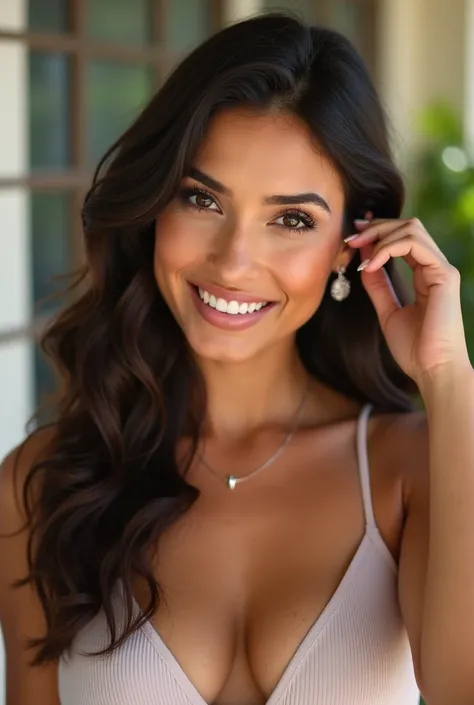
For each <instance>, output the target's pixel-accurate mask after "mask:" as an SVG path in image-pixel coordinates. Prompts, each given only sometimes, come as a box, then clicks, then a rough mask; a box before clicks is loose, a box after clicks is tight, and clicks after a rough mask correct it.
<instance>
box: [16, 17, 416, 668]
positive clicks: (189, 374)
mask: <svg viewBox="0 0 474 705" xmlns="http://www.w3.org/2000/svg"><path fill="white" fill-rule="evenodd" d="M237 106H246V107H250V108H252V109H255V110H259V111H262V112H268V111H274V112H275V111H281V112H284V113H289V114H293V115H296V116H298V118H300V119H301V120H302V121H303V122H304V123H305V124H306V125H307V127H308V128H309V132H310V134H311V135H313V136H314V138H315V141H317V144H318V145H320V146H321V148H322V149H323V151H324V153H325V154H326V155H327V156H328V157H329V158H330V159H331V161H332V163H333V164H334V166H335V168H336V169H337V171H338V173H339V174H340V176H341V179H342V182H343V185H344V190H345V226H344V228H343V229H342V231H341V238H342V237H344V236H345V235H346V234H347V233H349V228H350V224H351V223H352V221H353V220H354V219H355V218H360V217H363V215H364V213H365V212H366V211H368V210H370V211H372V212H373V214H374V216H375V217H376V218H398V217H399V216H400V213H401V209H402V205H403V199H404V187H403V181H402V178H401V176H400V173H399V172H398V170H397V168H396V167H395V165H394V162H393V159H392V156H391V153H390V147H389V138H388V129H387V123H386V118H385V116H384V111H383V108H382V106H381V103H380V100H379V98H378V96H377V93H376V90H375V88H374V86H373V83H372V80H371V78H370V75H369V73H368V71H367V69H366V67H365V65H364V63H363V61H362V59H361V58H360V56H359V55H358V53H357V52H356V50H355V48H354V47H353V45H352V44H351V43H350V42H349V41H348V39H346V38H345V37H344V36H342V35H341V34H339V33H337V32H335V31H332V30H330V29H327V28H322V27H314V26H307V25H305V24H304V23H303V22H301V21H300V20H298V19H297V18H296V17H294V16H293V15H291V14H288V13H271V14H265V15H260V16H256V17H253V18H251V19H249V20H246V21H242V22H239V23H236V24H232V25H230V26H227V27H226V28H224V29H223V30H222V31H220V32H218V33H217V34H215V35H214V36H212V37H211V38H209V39H208V40H207V41H205V42H204V43H203V44H201V45H200V46H198V47H197V48H196V49H195V50H194V51H192V52H191V53H190V54H189V55H188V56H187V57H186V58H185V59H184V60H183V61H182V63H180V64H179V65H178V66H177V68H175V70H174V71H173V72H172V73H171V75H170V76H169V78H168V79H167V80H166V81H165V83H164V84H163V86H162V87H161V88H160V89H159V90H158V92H157V93H156V95H154V97H153V98H152V99H151V100H150V102H149V103H148V105H147V106H146V107H145V108H144V110H143V111H142V113H141V114H140V115H139V117H138V118H137V119H136V121H135V122H134V123H133V124H132V125H131V127H129V129H127V130H126V132H125V133H124V134H123V135H122V136H121V137H120V138H119V139H118V140H117V142H116V143H115V144H114V145H113V146H112V147H111V148H110V149H109V150H108V152H107V153H106V154H105V156H104V157H103V158H102V160H101V162H100V163H99V166H98V167H97V170H96V172H95V175H94V178H93V182H92V185H91V188H90V190H89V191H88V193H87V195H86V198H85V202H84V207H83V211H82V218H83V230H84V241H85V252H86V265H85V267H84V268H83V270H82V271H81V281H82V283H81V286H82V287H83V289H82V290H81V291H80V294H79V295H78V296H77V298H76V300H75V302H74V303H72V304H70V305H68V306H67V307H66V308H65V309H64V310H62V311H61V312H60V313H59V314H58V315H57V316H56V317H55V319H54V320H53V321H52V323H51V324H50V325H49V327H48V329H47V331H46V333H45V334H44V336H43V338H42V341H41V345H42V348H43V350H44V352H45V353H46V354H47V355H48V356H49V358H51V360H52V361H53V364H54V366H55V368H56V369H57V371H58V372H59V373H60V375H61V378H62V382H63V386H62V392H61V396H60V398H59V401H58V403H57V408H56V412H55V413H56V418H55V422H54V434H53V439H52V441H51V443H50V444H49V447H48V448H47V449H45V450H44V452H42V454H41V460H39V459H37V460H36V462H35V463H34V464H33V465H32V467H31V468H30V470H29V471H28V475H27V479H26V482H25V484H24V489H23V502H24V504H25V508H26V511H27V515H28V527H29V544H28V563H29V573H28V575H27V576H26V577H25V578H23V579H21V580H19V581H16V584H18V585H24V584H27V583H31V584H32V585H33V586H34V588H35V590H36V592H37V594H38V596H39V598H40V601H41V604H42V607H43V609H44V613H45V616H46V623H47V631H46V633H45V635H44V636H43V637H41V638H37V639H32V640H30V642H29V643H30V648H32V649H34V650H35V655H34V658H33V659H32V661H31V663H32V665H40V664H42V663H46V662H48V661H57V660H58V659H59V657H60V656H61V655H62V654H63V652H66V653H67V652H69V651H70V648H71V644H72V641H73V639H74V637H75V635H76V634H77V633H78V631H79V630H80V629H81V627H84V626H85V625H86V624H87V623H88V622H89V621H90V620H91V619H92V617H93V616H94V615H95V614H96V613H97V612H98V610H99V609H100V608H103V610H104V613H105V616H106V619H107V623H108V626H109V628H110V630H111V640H110V645H109V646H108V647H107V649H105V650H103V651H101V652H97V653H100V654H106V653H110V652H111V651H113V650H114V649H115V648H117V647H118V646H119V645H121V644H122V643H123V641H124V640H125V639H126V638H127V637H128V636H129V635H130V634H131V633H132V632H134V631H135V630H136V629H138V628H139V627H140V626H141V625H142V624H143V622H144V621H145V620H147V619H149V618H150V617H151V616H152V614H153V613H154V611H155V610H156V609H157V607H158V606H159V605H160V604H161V602H162V600H164V595H163V590H162V588H161V586H160V585H159V584H157V583H156V580H155V576H154V574H153V572H152V566H151V561H150V555H149V549H150V547H153V546H157V544H158V541H159V539H160V536H161V535H162V533H163V532H164V531H165V530H166V529H167V528H168V527H169V526H170V525H171V524H173V522H175V521H176V520H177V519H178V518H179V517H180V516H181V515H183V514H184V513H185V512H186V511H187V510H188V509H189V508H190V507H191V505H192V504H193V503H194V502H195V501H196V499H197V498H198V497H199V491H198V489H197V488H196V487H194V486H193V485H191V484H189V483H188V482H187V481H186V479H185V476H186V473H187V470H188V468H189V466H190V463H191V461H192V458H193V456H194V453H195V450H196V445H197V442H198V439H199V435H200V431H201V419H202V418H203V417H204V412H205V407H206V394H205V387H204V383H203V379H202V376H201V375H200V373H199V370H198V368H197V366H196V364H195V363H194V362H193V359H192V356H191V355H190V352H189V350H188V348H187V345H186V341H185V338H184V335H183V333H182V331H181V329H180V327H179V326H178V324H177V322H176V321H175V319H174V318H173V316H172V314H171V312H170V310H169V309H168V307H167V305H166V304H165V302H164V300H163V297H162V295H161V293H160V290H159V288H158V287H157V284H156V280H155V277H154V273H153V250H154V237H155V235H154V230H155V219H156V217H157V214H158V213H160V211H162V209H163V208H164V207H165V206H166V205H167V204H168V203H169V202H170V200H171V199H173V198H174V197H175V196H176V194H177V192H178V190H179V186H180V184H181V181H182V179H183V177H184V176H185V175H186V174H187V173H188V171H189V169H190V167H191V166H192V161H193V156H194V155H195V153H196V150H197V148H198V146H199V145H200V143H201V141H202V140H203V137H204V136H205V133H206V127H207V125H208V122H209V119H210V118H211V116H213V115H214V114H215V113H216V112H217V111H219V110H224V109H232V108H234V107H237ZM359 261H360V258H358V257H354V258H353V260H352V262H351V264H350V265H349V267H348V270H347V272H346V276H347V277H348V278H349V280H350V282H351V287H352V290H351V294H350V296H349V297H348V298H347V299H346V300H345V301H342V302H337V301H334V300H333V299H332V298H331V296H330V294H329V285H330V282H328V286H327V289H326V291H325V293H324V296H323V299H322V302H321V305H320V306H319V308H318V310H317V312H316V313H315V314H314V316H313V317H312V318H311V320H309V321H308V322H307V323H306V324H305V325H304V326H303V327H302V328H301V329H300V330H298V332H297V334H296V343H297V346H298V350H299V353H300V355H301V359H302V361H303V363H304V365H305V366H306V368H307V370H308V371H309V373H310V374H311V375H314V377H315V378H317V379H318V380H320V381H321V382H323V383H325V384H328V385H330V386H331V387H332V388H334V389H335V390H338V391H340V392H342V393H343V394H345V395H347V396H348V397H351V398H353V399H354V400H357V401H359V402H361V403H365V402H371V403H372V404H373V405H374V407H375V408H376V409H377V410H378V411H379V412H381V413H383V412H393V411H401V412H405V411H410V410H412V409H413V408H415V407H414V400H413V396H414V395H415V394H416V387H415V386H414V383H413V382H412V380H411V379H410V378H409V377H407V376H406V375H405V374H404V373H403V372H402V370H401V369H400V368H399V366H398V365H397V364H396V363H395V361H394V359H393V358H392V356H391V354H390V352H389V350H388V347H387V345H386V343H385V340H384V337H383V334H382V332H381V329H380V326H379V323H378V320H377V316H376V314H375V310H374V308H373V306H372V304H371V301H370V299H369V297H368V295H367V293H366V292H365V290H364V288H363V286H362V284H361V281H360V275H359V274H358V273H357V272H356V267H357V264H358V263H359ZM385 269H386V271H387V273H388V275H389V276H390V279H391V281H392V285H393V288H394V290H395V293H396V295H397V296H398V298H399V300H400V303H401V304H404V303H407V302H408V300H409V299H408V292H407V291H405V289H404V286H403V281H402V279H401V277H400V275H399V273H397V270H396V267H395V265H394V263H393V261H389V262H387V264H386V265H385ZM183 436H187V437H189V438H191V439H192V443H191V450H190V452H189V454H188V456H187V457H186V458H185V459H184V462H183V468H181V469H180V471H178V467H177V462H176V459H175V450H176V446H177V441H178V439H179V438H182V437H183ZM27 440H28V439H27ZM36 477H38V478H41V483H40V485H39V487H40V491H39V492H38V493H37V495H36V501H34V502H33V501H32V499H31V492H30V490H31V487H32V483H33V480H34V479H35V478H36ZM132 572H135V573H136V574H139V575H141V576H142V577H143V578H144V579H145V581H146V582H147V584H148V586H149V591H150V600H149V603H148V606H147V608H146V609H145V610H144V612H143V614H142V616H141V617H138V618H132V595H131V584H130V579H131V575H132ZM118 581H121V583H122V584H123V587H124V602H125V608H126V614H127V619H126V627H125V629H124V630H121V631H120V633H117V623H116V621H115V617H114V612H113V605H112V594H113V591H114V589H115V586H116V585H117V582H118Z"/></svg>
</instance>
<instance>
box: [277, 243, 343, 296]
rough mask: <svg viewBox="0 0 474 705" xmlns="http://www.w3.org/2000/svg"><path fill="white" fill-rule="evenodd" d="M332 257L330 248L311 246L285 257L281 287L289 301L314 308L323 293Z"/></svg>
mask: <svg viewBox="0 0 474 705" xmlns="http://www.w3.org/2000/svg"><path fill="white" fill-rule="evenodd" d="M332 257H333V253H332V248H331V249H330V248H329V247H328V246H321V247H317V246H316V247H314V246H313V247H311V248H308V249H306V248H305V249H304V250H301V251H299V252H298V253H295V254H293V255H291V256H288V257H287V258H286V260H285V262H284V270H282V271H284V277H283V278H282V288H284V290H285V291H286V293H287V295H288V299H289V301H290V303H291V302H292V301H293V302H294V303H295V304H297V305H298V306H304V307H305V308H308V309H314V307H315V306H316V305H317V304H318V303H319V301H320V300H321V297H322V295H323V293H324V289H325V287H326V283H327V279H328V276H329V273H330V271H331V261H332Z"/></svg>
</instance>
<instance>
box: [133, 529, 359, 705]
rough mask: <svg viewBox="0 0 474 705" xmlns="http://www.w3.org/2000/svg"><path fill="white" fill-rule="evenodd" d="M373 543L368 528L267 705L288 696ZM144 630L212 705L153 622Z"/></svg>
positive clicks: (184, 683) (190, 692) (195, 694)
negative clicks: (369, 545)
mask: <svg viewBox="0 0 474 705" xmlns="http://www.w3.org/2000/svg"><path fill="white" fill-rule="evenodd" d="M369 542H370V535H369V531H368V528H367V526H366V528H365V532H364V536H363V537H362V540H361V541H360V543H359V546H358V548H357V550H356V552H355V553H354V555H353V557H352V560H351V562H350V563H349V566H348V568H347V570H346V572H345V573H344V575H343V577H342V579H341V581H340V582H339V584H338V586H337V587H336V589H335V590H334V592H333V594H332V596H331V597H330V599H329V601H328V602H327V604H326V606H325V607H324V609H323V611H322V612H321V614H320V615H319V616H318V617H317V618H316V620H315V621H314V622H313V623H312V625H311V626H310V628H309V629H308V631H307V632H306V635H305V636H304V637H303V639H302V640H301V642H300V643H299V645H298V646H297V647H296V650H295V651H294V653H293V656H292V657H291V659H290V661H289V663H288V665H287V666H286V668H285V670H284V671H283V674H282V676H281V678H280V680H279V681H278V683H277V684H276V686H275V688H274V689H273V691H272V692H271V694H270V697H269V699H268V700H267V701H266V703H265V705H277V703H278V701H279V700H280V698H281V697H282V695H283V694H284V692H285V690H286V688H287V686H288V685H289V683H290V680H291V678H292V676H293V674H294V673H295V672H296V670H297V669H298V667H299V666H300V665H301V664H302V663H303V662H304V660H305V657H306V655H307V654H308V652H309V649H310V648H311V646H312V645H313V643H314V642H315V641H316V639H317V638H318V636H319V635H320V634H321V632H322V630H323V628H324V626H325V625H326V624H327V622H328V621H329V619H330V617H331V615H332V614H334V612H335V611H336V610H337V608H338V606H339V605H340V603H341V598H342V595H343V593H344V591H345V588H346V586H347V585H348V583H349V581H350V579H351V578H352V577H353V575H354V573H355V572H356V570H357V568H358V567H359V566H360V564H361V561H362V557H363V554H364V551H365V550H366V548H367V546H368V543H369ZM132 602H133V606H134V609H135V611H136V612H137V613H138V614H142V610H141V608H140V605H139V604H138V603H137V601H136V600H135V598H134V597H133V596H132ZM141 631H142V632H143V633H144V634H145V635H146V636H147V637H148V639H149V640H150V642H151V644H152V645H153V646H154V647H155V648H156V650H157V651H158V653H159V655H160V656H161V657H162V659H163V662H164V663H165V664H166V666H167V667H168V668H169V670H170V671H171V672H172V674H173V675H174V677H175V679H176V680H177V682H178V683H179V685H180V686H181V687H182V688H183V690H184V691H185V692H186V695H187V697H188V699H189V700H190V702H191V703H192V705H212V703H207V702H206V701H205V700H204V698H203V697H202V695H201V694H200V692H199V691H198V689H197V688H196V686H195V685H194V684H193V683H192V681H191V680H190V678H189V677H188V676H187V675H186V673H185V671H184V670H183V668H182V667H181V665H180V663H179V661H178V659H177V658H176V657H175V655H174V654H173V652H172V651H170V649H169V648H168V647H167V646H166V644H165V642H164V641H163V639H162V638H161V636H160V634H159V632H158V631H157V630H156V629H155V627H154V626H153V625H152V624H151V623H150V621H149V620H147V621H146V622H145V623H144V624H143V625H142V627H141Z"/></svg>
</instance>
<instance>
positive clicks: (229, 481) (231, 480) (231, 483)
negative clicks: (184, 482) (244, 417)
mask: <svg viewBox="0 0 474 705" xmlns="http://www.w3.org/2000/svg"><path fill="white" fill-rule="evenodd" d="M308 390H309V380H308V385H307V387H306V389H305V391H304V393H303V397H302V399H301V402H300V404H299V406H298V409H297V410H296V413H295V417H294V420H293V423H292V425H291V426H290V429H289V430H288V432H287V434H286V436H285V438H284V440H283V442H282V444H281V445H280V446H279V447H278V448H277V450H276V451H275V452H274V453H273V455H271V456H270V457H269V458H268V460H266V461H265V462H264V463H262V465H259V466H258V467H257V468H255V470H252V472H251V473H249V474H248V475H245V477H235V476H234V475H226V476H225V478H222V475H219V473H217V472H216V471H215V470H214V469H213V468H212V467H211V466H210V465H209V463H207V462H206V461H205V460H204V458H203V457H202V455H200V454H199V453H197V456H198V458H199V460H200V461H201V463H202V464H203V465H204V467H206V468H207V469H208V470H210V471H211V472H212V473H213V475H215V476H216V477H218V478H219V480H221V481H222V480H223V481H224V482H225V484H226V485H227V487H228V488H229V489H230V490H233V489H234V488H235V486H236V485H237V483H238V482H243V481H244V480H248V479H249V478H250V477H252V476H253V475H255V473H257V472H259V471H260V470H264V468H267V467H268V466H269V465H270V464H271V463H273V462H274V461H275V460H276V459H277V458H278V456H279V455H281V453H283V451H284V449H285V447H286V446H287V445H288V443H289V442H290V441H291V439H292V437H293V434H294V432H295V431H296V429H297V428H298V424H299V420H300V416H301V412H302V411H303V406H304V402H305V401H306V395H307V393H308Z"/></svg>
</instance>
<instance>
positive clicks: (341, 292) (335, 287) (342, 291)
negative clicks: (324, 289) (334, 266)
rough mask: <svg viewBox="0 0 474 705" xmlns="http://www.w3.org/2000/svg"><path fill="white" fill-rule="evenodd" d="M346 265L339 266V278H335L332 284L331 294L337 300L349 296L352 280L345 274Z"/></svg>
mask: <svg viewBox="0 0 474 705" xmlns="http://www.w3.org/2000/svg"><path fill="white" fill-rule="evenodd" d="M345 271H346V268H345V267H339V269H338V270H337V279H334V281H333V283H332V284H331V296H332V298H333V299H335V300H336V301H343V300H344V299H347V297H348V296H349V292H350V290H351V283H350V281H349V280H348V279H347V278H346V277H345V276H344V272H345Z"/></svg>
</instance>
